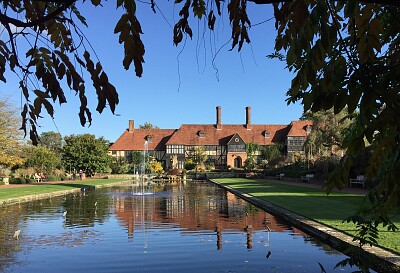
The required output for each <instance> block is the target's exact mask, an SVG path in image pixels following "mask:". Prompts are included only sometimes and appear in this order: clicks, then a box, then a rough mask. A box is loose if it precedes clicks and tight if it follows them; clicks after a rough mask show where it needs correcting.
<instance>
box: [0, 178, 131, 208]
mask: <svg viewBox="0 0 400 273" xmlns="http://www.w3.org/2000/svg"><path fill="white" fill-rule="evenodd" d="M73 182H76V181H73ZM128 182H130V181H120V182H111V183H107V184H102V185H85V184H82V187H78V188H72V189H68V190H58V191H54V192H46V193H38V194H30V195H24V196H19V197H13V198H8V199H3V200H0V207H3V206H9V205H14V204H20V203H25V202H30V201H33V200H40V199H46V198H52V197H57V196H63V195H67V194H71V193H77V192H80V191H82V189H84V188H85V189H97V188H106V187H113V186H119V185H124V184H126V183H128ZM44 183H47V182H43V183H41V184H44ZM62 183H65V181H62V182H48V184H62ZM34 185H35V184H24V185H19V184H18V186H20V187H22V186H34Z"/></svg>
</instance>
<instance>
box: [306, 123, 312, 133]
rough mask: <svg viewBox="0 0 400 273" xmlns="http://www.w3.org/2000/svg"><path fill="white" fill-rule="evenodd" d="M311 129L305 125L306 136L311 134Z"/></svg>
mask: <svg viewBox="0 0 400 273" xmlns="http://www.w3.org/2000/svg"><path fill="white" fill-rule="evenodd" d="M311 129H312V126H310V125H307V126H306V132H307V134H309V133H311Z"/></svg>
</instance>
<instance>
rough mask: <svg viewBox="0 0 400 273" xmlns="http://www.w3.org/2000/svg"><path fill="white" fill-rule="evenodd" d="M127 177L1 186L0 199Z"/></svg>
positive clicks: (99, 183) (105, 182)
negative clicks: (16, 186)
mask: <svg viewBox="0 0 400 273" xmlns="http://www.w3.org/2000/svg"><path fill="white" fill-rule="evenodd" d="M124 180H126V179H94V180H84V181H82V182H81V181H79V182H76V181H72V182H64V183H60V184H46V183H38V184H34V185H26V186H25V187H18V188H0V200H5V199H10V198H16V197H24V196H28V195H35V194H41V193H51V192H57V191H64V190H69V189H71V188H81V187H83V186H102V185H105V184H110V183H117V182H121V181H124Z"/></svg>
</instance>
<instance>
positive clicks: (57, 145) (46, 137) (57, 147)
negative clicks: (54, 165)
mask: <svg viewBox="0 0 400 273" xmlns="http://www.w3.org/2000/svg"><path fill="white" fill-rule="evenodd" d="M40 145H42V146H44V147H46V148H47V149H49V150H50V151H53V152H55V153H57V154H59V153H60V152H61V149H62V136H61V134H60V133H56V132H43V133H41V134H40Z"/></svg>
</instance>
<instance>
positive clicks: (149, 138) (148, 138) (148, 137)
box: [146, 135, 153, 143]
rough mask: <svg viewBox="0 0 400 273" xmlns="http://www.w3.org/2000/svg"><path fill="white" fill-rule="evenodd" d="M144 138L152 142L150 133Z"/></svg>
mask: <svg viewBox="0 0 400 273" xmlns="http://www.w3.org/2000/svg"><path fill="white" fill-rule="evenodd" d="M146 140H147V142H149V143H150V142H153V136H152V135H148V136H146Z"/></svg>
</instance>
